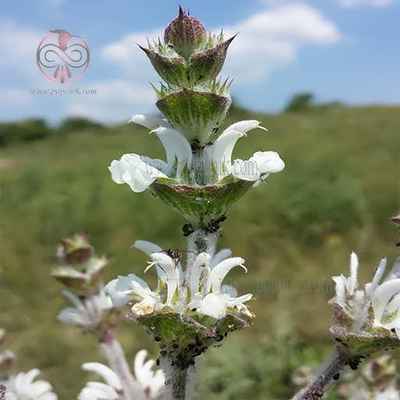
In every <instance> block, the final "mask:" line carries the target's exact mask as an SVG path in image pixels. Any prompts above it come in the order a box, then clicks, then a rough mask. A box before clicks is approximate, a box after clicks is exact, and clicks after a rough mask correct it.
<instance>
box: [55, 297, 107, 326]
mask: <svg viewBox="0 0 400 400" xmlns="http://www.w3.org/2000/svg"><path fill="white" fill-rule="evenodd" d="M63 295H64V296H65V297H66V298H67V299H68V300H69V301H70V302H71V303H72V304H73V305H74V307H67V308H65V309H64V310H62V311H61V312H60V314H59V315H58V319H59V320H60V321H61V322H63V323H65V324H69V325H76V326H80V327H82V328H85V329H93V328H96V327H97V326H98V325H99V324H100V323H101V322H102V320H103V317H104V315H105V313H106V312H107V311H109V310H111V309H112V307H113V304H112V302H111V299H110V298H109V297H108V296H107V295H106V293H105V292H104V291H103V290H101V291H100V293H98V294H96V295H92V296H88V297H86V298H84V299H83V300H81V299H80V298H79V297H78V296H76V295H75V294H73V293H72V292H70V291H69V290H64V291H63Z"/></svg>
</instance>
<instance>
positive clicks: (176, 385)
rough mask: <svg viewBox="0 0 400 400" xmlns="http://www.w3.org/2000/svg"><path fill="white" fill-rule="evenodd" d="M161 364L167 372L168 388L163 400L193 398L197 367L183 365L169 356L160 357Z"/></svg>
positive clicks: (165, 372) (188, 399) (189, 399)
mask: <svg viewBox="0 0 400 400" xmlns="http://www.w3.org/2000/svg"><path fill="white" fill-rule="evenodd" d="M160 365H161V368H162V370H163V371H164V374H165V384H166V390H165V393H163V396H162V399H163V400H191V399H192V395H193V379H194V375H195V368H194V367H193V366H182V365H179V363H177V362H176V361H174V360H173V359H171V358H169V357H168V356H165V357H161V358H160Z"/></svg>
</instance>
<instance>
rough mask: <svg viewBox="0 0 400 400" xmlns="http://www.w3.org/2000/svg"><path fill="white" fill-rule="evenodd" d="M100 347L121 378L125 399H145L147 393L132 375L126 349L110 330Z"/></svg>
mask: <svg viewBox="0 0 400 400" xmlns="http://www.w3.org/2000/svg"><path fill="white" fill-rule="evenodd" d="M100 347H101V350H102V352H103V354H104V356H105V357H106V359H107V361H108V364H109V366H110V367H111V369H112V370H113V371H114V372H115V373H116V374H117V375H118V377H119V378H120V379H121V383H122V387H123V390H124V399H125V400H144V399H145V395H144V393H143V389H142V388H141V386H140V385H139V383H138V382H137V381H136V379H135V378H134V376H133V375H132V372H131V370H130V368H129V365H128V362H127V360H126V357H125V354H124V350H123V349H122V346H121V344H120V343H119V342H118V340H117V339H116V338H115V337H114V335H113V333H112V332H111V331H110V330H108V331H107V332H106V333H105V334H104V335H103V338H102V340H101V344H100Z"/></svg>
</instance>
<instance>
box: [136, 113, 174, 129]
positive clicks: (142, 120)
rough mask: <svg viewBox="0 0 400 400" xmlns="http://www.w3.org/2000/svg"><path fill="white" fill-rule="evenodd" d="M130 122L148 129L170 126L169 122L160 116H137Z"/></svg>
mask: <svg viewBox="0 0 400 400" xmlns="http://www.w3.org/2000/svg"><path fill="white" fill-rule="evenodd" d="M129 122H133V123H134V124H138V125H141V126H144V127H145V128H147V129H156V128H158V127H160V126H169V124H168V121H167V120H166V119H165V118H164V117H163V116H162V115H160V114H135V115H134V116H133V117H132V118H131V119H130V120H129Z"/></svg>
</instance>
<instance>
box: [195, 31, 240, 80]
mask: <svg viewBox="0 0 400 400" xmlns="http://www.w3.org/2000/svg"><path fill="white" fill-rule="evenodd" d="M235 37H236V35H235V36H232V37H231V38H230V39H228V40H226V41H225V42H222V43H219V44H218V45H216V46H215V47H213V48H211V49H208V50H204V51H201V52H199V53H196V54H194V55H193V56H192V58H191V61H190V79H191V82H192V83H193V84H198V83H201V82H204V81H207V80H213V79H215V78H216V77H217V76H218V74H219V73H220V72H221V69H222V67H223V66H224V62H225V58H226V53H227V51H228V48H229V46H230V44H231V43H232V41H233V39H235Z"/></svg>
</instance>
